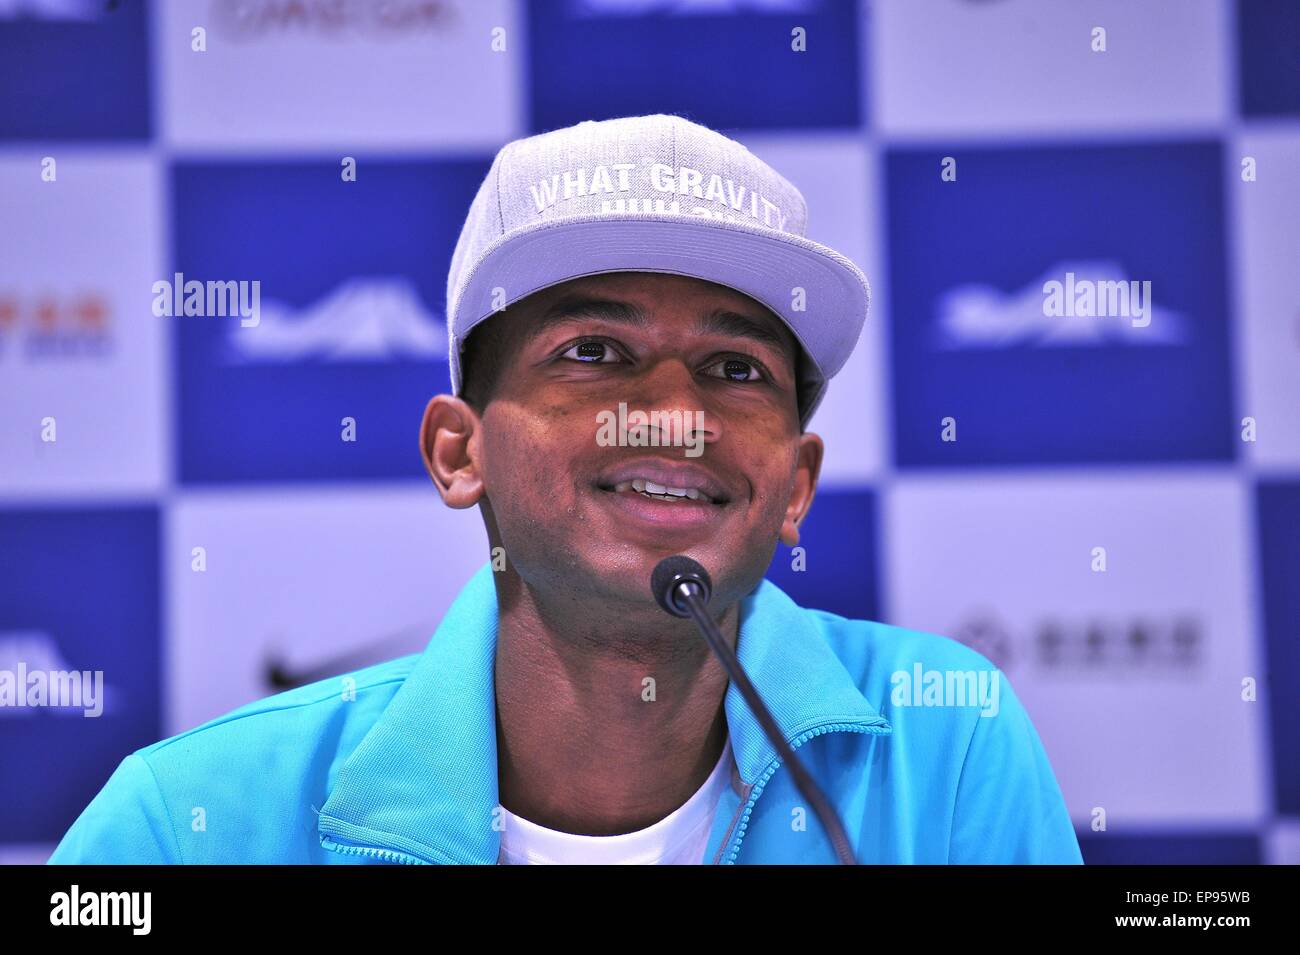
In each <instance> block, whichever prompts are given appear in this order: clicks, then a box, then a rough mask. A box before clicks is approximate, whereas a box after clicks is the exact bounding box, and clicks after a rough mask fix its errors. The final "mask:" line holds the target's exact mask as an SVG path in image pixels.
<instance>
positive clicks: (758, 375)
mask: <svg viewBox="0 0 1300 955" xmlns="http://www.w3.org/2000/svg"><path fill="white" fill-rule="evenodd" d="M709 367H710V368H721V369H722V374H721V375H711V376H710V377H712V378H719V377H721V378H726V379H727V380H729V381H737V382H741V381H762V380H763V374H762V372H760V371H759V369H758V365H756V364H754V363H753V362H752V361H749V360H748V359H745V358H724V359H723V360H722V361H718V362H714V363H713V364H712V365H710V366H709ZM750 372H753V377H750Z"/></svg>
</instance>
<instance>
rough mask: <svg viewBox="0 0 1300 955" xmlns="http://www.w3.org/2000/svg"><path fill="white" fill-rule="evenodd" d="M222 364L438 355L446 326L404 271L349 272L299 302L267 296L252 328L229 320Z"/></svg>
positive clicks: (444, 349)
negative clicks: (381, 274) (314, 297)
mask: <svg viewBox="0 0 1300 955" xmlns="http://www.w3.org/2000/svg"><path fill="white" fill-rule="evenodd" d="M228 329H229V330H228V332H227V336H226V349H225V356H224V357H225V361H226V363H227V364H232V365H239V364H251V363H285V362H299V361H317V362H345V361H371V362H374V361H388V360H391V359H394V358H417V359H429V358H443V357H445V355H446V352H447V328H446V324H445V323H444V322H442V321H441V320H440V319H439V318H438V317H437V316H435V315H434V314H433V313H431V312H430V311H429V310H428V309H426V308H425V307H424V304H423V303H422V302H421V300H420V294H419V292H418V291H417V289H416V288H415V285H414V284H413V283H412V282H411V281H410V280H408V279H405V278H400V277H396V278H354V279H349V280H347V281H345V282H343V283H342V284H341V285H339V286H338V287H337V288H336V289H335V290H334V291H332V292H330V293H329V294H328V295H326V296H325V297H324V298H322V299H320V300H318V301H316V302H314V303H313V304H311V305H308V306H306V307H305V308H301V309H299V308H294V307H293V306H292V305H287V304H285V303H284V302H279V301H267V302H265V303H263V305H262V308H261V321H260V323H259V324H258V325H257V326H256V327H250V328H243V327H240V326H239V325H238V324H234V323H232V324H231V325H230V326H228Z"/></svg>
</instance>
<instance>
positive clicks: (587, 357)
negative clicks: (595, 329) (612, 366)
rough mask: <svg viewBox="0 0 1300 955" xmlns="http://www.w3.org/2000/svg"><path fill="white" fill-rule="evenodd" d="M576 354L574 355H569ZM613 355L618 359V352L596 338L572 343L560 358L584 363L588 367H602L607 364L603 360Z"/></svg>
mask: <svg viewBox="0 0 1300 955" xmlns="http://www.w3.org/2000/svg"><path fill="white" fill-rule="evenodd" d="M573 352H576V354H570V353H573ZM608 355H613V356H614V357H615V358H617V357H618V352H616V351H614V349H613V347H611V346H610V345H608V344H607V343H605V342H603V341H601V340H600V339H597V338H584V339H583V340H582V341H579V342H574V343H573V344H572V345H570V346H569V347H568V348H566V349H565V350H564V351H563V352H562V353H561V354H560V357H561V358H568V359H570V360H572V361H580V362H585V363H586V364H588V365H604V364H609V362H607V361H604V360H603V359H604V358H605V357H606V356H608Z"/></svg>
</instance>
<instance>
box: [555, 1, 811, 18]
mask: <svg viewBox="0 0 1300 955" xmlns="http://www.w3.org/2000/svg"><path fill="white" fill-rule="evenodd" d="M821 6H822V0H570V4H569V11H570V15H571V16H579V17H611V16H619V17H637V16H645V15H647V14H653V13H666V14H669V15H670V16H734V15H736V14H742V13H751V14H752V13H813V12H816V11H817V10H818V9H819V8H820V7H821Z"/></svg>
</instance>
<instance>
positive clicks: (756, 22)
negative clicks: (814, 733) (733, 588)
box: [0, 0, 1300, 863]
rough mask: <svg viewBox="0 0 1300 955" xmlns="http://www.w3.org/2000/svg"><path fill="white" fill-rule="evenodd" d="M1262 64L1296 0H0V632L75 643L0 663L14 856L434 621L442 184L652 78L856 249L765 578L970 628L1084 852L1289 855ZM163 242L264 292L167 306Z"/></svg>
mask: <svg viewBox="0 0 1300 955" xmlns="http://www.w3.org/2000/svg"><path fill="white" fill-rule="evenodd" d="M799 28H802V30H803V33H802V37H803V38H804V41H805V42H806V49H805V50H803V51H798V50H796V49H793V48H792V47H796V46H798V43H797V42H796V40H795V38H796V36H798V35H799V34H797V33H796V31H797V30H798V29H799ZM1297 64H1300V3H1297V2H1295V0H1240V2H1235V3H1234V2H1229V0H1169V2H1158V0H1143V2H1133V0H1095V2H1083V0H1072V2H1067V0H877V2H875V3H869V4H868V3H857V2H852V0H693V2H690V0H546V2H540V0H539V2H535V3H526V2H510V0H387V2H383V0H352V2H347V3H335V2H325V0H296V2H290V0H165V2H162V0H159V2H153V3H144V2H139V0H135V2H133V0H118V2H105V0H0V669H10V670H14V668H15V667H16V666H17V664H18V663H20V662H21V663H22V664H23V665H24V666H25V667H27V668H28V669H36V668H45V669H49V670H102V671H103V673H104V683H105V686H104V697H103V698H104V704H103V705H104V709H103V712H102V713H101V714H100V716H99V717H98V718H95V719H85V718H84V716H83V711H81V710H77V709H75V708H58V707H43V708H31V707H27V708H20V707H8V708H0V858H3V859H4V860H5V861H10V862H14V861H44V859H45V858H46V857H47V855H48V853H49V851H50V849H51V848H52V846H53V845H54V843H55V842H57V840H58V839H59V838H60V837H61V835H62V833H63V832H64V831H65V830H66V828H67V827H68V826H69V825H70V824H71V822H72V820H73V819H74V818H75V817H76V815H77V814H78V813H79V812H80V810H81V809H82V808H83V807H84V806H85V805H86V803H87V802H88V801H89V800H90V798H91V797H92V796H93V795H94V794H95V793H96V792H97V791H98V790H99V788H100V787H101V786H102V785H103V783H104V782H105V780H106V779H107V778H108V776H109V774H110V773H111V771H112V770H113V768H114V767H115V766H116V765H117V763H118V762H119V761H120V760H121V759H122V758H123V757H124V756H125V755H126V754H127V753H128V752H130V751H132V750H133V749H135V748H138V747H140V746H144V745H147V744H149V743H151V742H154V741H155V740H158V739H161V738H163V737H165V736H170V735H172V734H175V733H178V732H181V731H183V730H186V729H189V728H191V727H193V726H196V725H197V724H199V723H201V722H204V721H206V720H208V719H210V718H212V717H215V716H218V715H220V714H222V713H225V712H227V711H228V710H230V709H233V708H235V707H236V706H239V705H241V704H243V703H246V702H248V701H250V700H254V699H257V698H260V697H264V696H267V695H269V694H270V693H272V692H275V691H276V690H277V689H279V688H280V687H281V686H282V683H277V682H276V677H277V674H279V678H281V679H283V678H284V673H289V674H307V673H315V672H320V671H322V670H326V671H327V670H328V668H329V667H331V666H333V667H335V670H334V672H339V671H341V670H343V669H351V668H353V667H354V666H359V665H361V664H363V663H367V662H372V661H374V660H379V659H389V658H392V657H395V656H399V655H403V654H406V653H413V652H417V651H418V650H420V649H422V648H423V646H424V645H425V643H426V642H427V641H428V639H429V637H430V636H431V634H432V633H433V631H434V629H435V627H436V625H437V623H438V621H439V620H440V618H441V615H442V613H443V611H444V610H445V609H446V607H447V606H448V605H449V604H450V602H451V600H452V599H453V597H454V596H455V594H456V593H457V592H458V591H459V589H460V588H461V586H462V585H463V584H464V582H465V581H466V580H467V579H468V578H469V576H470V574H471V572H472V571H473V570H474V569H476V568H477V567H479V566H480V565H481V564H482V562H483V561H484V560H486V559H487V556H488V555H487V539H486V535H485V532H484V530H483V526H482V522H481V519H480V517H479V515H478V512H477V510H469V511H453V510H451V509H448V508H446V507H445V506H443V504H442V503H441V500H440V499H439V497H438V495H437V493H436V490H435V489H434V488H433V486H432V485H431V483H430V482H429V480H428V477H427V475H426V473H425V471H424V468H423V464H422V462H421V460H420V457H419V454H418V443H417V438H416V435H417V432H418V426H419V421H420V417H421V414H422V412H423V408H424V405H425V403H426V402H427V400H428V399H429V397H431V396H432V395H433V394H435V393H438V392H440V391H445V390H447V387H448V371H447V362H446V338H445V324H444V309H445V301H444V292H445V282H446V274H447V266H448V264H449V261H450V256H451V251H452V248H453V245H454V243H455V240H456V237H457V234H458V232H459V229H460V226H461V223H462V221H463V217H464V215H465V213H466V211H467V209H468V207H469V203H470V200H471V198H472V196H473V192H474V190H475V189H476V187H477V185H478V183H479V182H480V181H481V179H482V177H483V176H484V174H485V173H486V172H487V169H488V166H489V164H490V162H491V159H492V156H493V155H494V154H495V152H496V150H497V149H498V148H499V147H500V146H502V145H503V144H504V143H506V142H507V141H509V140H511V139H515V138H518V137H520V136H525V135H528V134H530V133H533V132H538V131H542V130H546V129H552V128H556V127H559V126H566V125H570V124H572V123H575V122H578V121H581V120H584V119H603V118H607V117H611V116H617V115H629V114H639V113H651V112H669V113H679V114H681V115H684V116H686V117H688V118H690V119H693V120H695V121H697V122H701V123H704V124H705V125H708V126H712V127H714V128H717V129H719V130H722V131H724V132H726V133H728V134H729V135H731V136H733V137H734V138H736V139H738V140H740V141H741V142H743V143H744V144H745V145H747V146H748V147H749V148H750V149H751V150H753V151H754V152H755V153H756V154H757V155H759V156H760V157H761V158H763V159H765V160H766V161H768V162H769V163H770V164H771V165H773V166H774V167H776V168H777V169H778V170H780V171H781V172H782V173H783V174H784V175H785V176H786V177H787V178H789V179H790V180H791V181H793V182H794V183H795V184H797V185H798V186H799V187H800V188H801V189H802V190H803V191H804V193H805V195H806V196H807V198H808V203H809V210H810V233H811V237H812V238H814V239H816V240H819V241H822V242H824V243H826V244H829V245H831V246H832V247H834V248H837V249H840V250H842V251H843V252H845V253H846V254H848V255H849V256H851V257H852V258H853V259H854V260H855V261H857V262H858V263H860V264H861V266H862V268H863V270H864V271H865V272H866V273H867V275H868V277H869V278H870V280H871V282H872V285H873V288H874V293H875V294H874V307H873V310H872V313H871V315H870V317H869V319H868V322H867V326H866V329H865V331H864V332H863V336H862V339H861V341H860V343H859V345H858V348H857V351H856V353H855V354H854V357H853V358H852V359H851V360H850V362H849V364H848V366H847V367H846V368H845V369H844V371H843V372H842V373H841V374H840V375H839V376H838V377H837V378H836V379H835V380H834V381H833V382H832V384H831V388H830V391H829V396H828V398H827V399H826V402H825V404H824V405H823V407H822V408H821V410H819V411H818V413H817V415H816V417H815V418H814V420H813V421H812V425H811V428H812V430H814V431H817V432H818V433H819V434H821V435H822V436H823V437H824V438H825V440H826V442H827V458H826V462H825V466H824V469H823V484H822V486H821V488H820V490H819V492H818V495H817V500H816V503H815V505H814V507H813V510H812V513H811V515H810V516H809V518H808V520H807V523H806V525H805V530H804V535H803V537H804V539H803V545H804V546H805V547H806V557H807V569H806V570H804V571H802V572H796V571H794V570H792V568H791V559H790V557H791V555H790V551H789V550H788V549H787V548H785V547H784V545H782V546H780V547H778V550H777V554H776V558H775V560H774V563H773V566H772V570H771V572H770V576H771V577H772V579H773V580H775V581H776V582H777V583H778V584H779V585H780V586H782V587H783V588H785V589H786V590H787V592H789V593H790V594H791V595H792V596H793V597H794V598H795V599H796V600H797V601H798V602H800V603H802V604H804V605H806V606H815V607H821V608H825V609H828V610H832V611H835V612H837V613H841V614H844V615H847V616H852V617H861V618H872V619H878V620H884V621H887V622H890V623H896V624H900V625H903V626H907V627H912V628H915V629H921V630H929V631H933V632H937V633H941V634H945V635H947V636H951V637H955V638H957V639H960V640H962V641H965V642H967V643H969V644H971V645H972V646H974V647H976V648H977V649H979V650H980V651H981V652H983V653H985V654H986V655H987V656H988V657H989V658H990V659H992V660H993V661H994V662H995V663H997V664H998V665H999V666H1000V667H1001V668H1002V669H1003V670H1004V672H1005V673H1006V674H1007V676H1008V678H1009V679H1010V680H1011V682H1012V685H1013V686H1014V687H1015V688H1016V690H1017V692H1018V693H1019V695H1020V697H1021V698H1022V699H1023V701H1024V702H1025V705H1026V706H1027V707H1028V709H1029V711H1030V714H1031V716H1032V717H1033V719H1034V721H1035V724H1036V725H1037V727H1038V730H1039V732H1040V734H1041V736H1042V738H1043V741H1044V744H1045V746H1046V748H1047V751H1048V754H1049V756H1050V758H1051V760H1052V763H1053V765H1054V767H1055V769H1056V772H1057V776H1058V779H1059V781H1060V783H1061V787H1062V790H1063V791H1064V794H1065V798H1066V802H1067V804H1068V806H1069V809H1070V812H1071V815H1072V817H1073V819H1074V821H1075V824H1076V826H1077V828H1078V830H1079V835H1080V840H1081V842H1082V845H1083V849H1084V856H1085V859H1086V860H1087V861H1088V862H1091V863H1099V862H1103V863H1104V862H1120V861H1123V862H1246V863H1253V862H1291V863H1294V862H1297V861H1300V707H1298V706H1297V697H1298V694H1297V689H1296V687H1297V685H1300V254H1298V253H1300V80H1298V78H1297ZM344 157H352V158H353V159H355V161H356V169H357V176H356V180H355V182H345V181H344V178H343V177H342V175H341V173H340V170H341V167H342V164H343V162H344ZM178 272H179V273H182V275H183V276H185V277H186V278H187V279H199V280H208V279H248V280H251V279H257V280H260V282H261V296H262V297H261V310H262V318H261V322H262V325H263V326H264V327H263V329H262V330H263V332H265V331H268V330H272V331H273V332H274V334H273V335H266V334H263V335H260V336H259V339H258V341H259V343H260V344H262V345H263V346H264V347H262V348H259V349H257V350H256V351H253V350H250V349H249V348H248V347H247V346H246V342H247V341H249V340H250V339H248V337H247V336H245V338H243V339H241V338H240V337H239V336H238V334H237V332H238V329H239V327H240V326H241V323H240V322H239V321H238V320H233V319H231V318H221V317H211V318H200V317H188V318H185V317H181V318H167V317H158V316H156V315H155V314H154V313H153V309H152V305H153V298H154V292H153V284H154V283H155V282H157V281H160V280H172V279H173V276H174V275H175V274H176V273H178ZM1052 281H1060V282H1063V283H1064V282H1067V281H1068V282H1070V283H1072V287H1071V288H1070V289H1067V292H1073V293H1075V294H1077V295H1082V291H1081V290H1082V289H1084V288H1085V287H1088V288H1092V289H1106V288H1108V287H1109V288H1111V289H1125V290H1127V289H1132V290H1133V291H1134V292H1135V293H1137V294H1136V295H1135V296H1134V297H1133V298H1132V299H1131V301H1130V300H1127V299H1126V300H1124V301H1123V302H1121V301H1120V300H1119V299H1115V300H1113V301H1111V303H1110V304H1111V305H1112V306H1115V307H1120V306H1122V305H1123V304H1125V303H1127V304H1129V305H1131V312H1132V313H1131V314H1130V313H1129V312H1125V311H1122V310H1121V311H1120V313H1118V314H1116V313H1115V311H1114V310H1113V309H1112V310H1111V311H1110V312H1109V313H1107V310H1106V309H1103V308H1100V307H1098V308H1097V309H1096V311H1097V312H1098V313H1099V314H1098V315H1097V316H1096V317H1090V316H1088V315H1087V314H1084V313H1085V312H1086V308H1085V307H1084V306H1082V305H1081V306H1080V308H1079V310H1078V311H1077V313H1076V314H1073V315H1069V314H1067V315H1065V316H1057V317H1047V312H1048V311H1049V309H1047V308H1046V307H1045V298H1046V296H1045V292H1044V285H1045V284H1046V283H1049V282H1052ZM1102 282H1123V283H1125V284H1124V285H1123V286H1101V285H1098V284H1097V283H1102ZM1127 283H1135V284H1133V285H1131V286H1130V285H1128V284H1127ZM1146 283H1149V284H1146ZM1066 301H1067V304H1068V303H1069V302H1073V301H1076V299H1075V297H1074V296H1073V295H1069V294H1067V295H1066ZM1079 301H1082V299H1079ZM1099 304H1100V303H1099ZM345 417H348V418H352V419H354V420H355V422H356V440H355V441H351V442H347V441H342V440H340V434H341V426H340V424H341V421H342V420H343V419H344V418H345ZM954 436H955V437H956V440H946V439H947V438H952V437H954ZM197 548H202V550H197ZM196 555H198V556H196ZM1103 568H1104V569H1103ZM281 671H283V672H281ZM321 675H324V673H323V672H322V674H321ZM291 678H292V676H291V677H290V679H291ZM884 705H886V706H887V705H888V701H884ZM1099 810H1104V813H1105V827H1104V829H1102V828H1100V827H1099V826H1098V824H1097V823H1096V822H1095V820H1097V819H1099V818H1100V813H1099Z"/></svg>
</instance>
